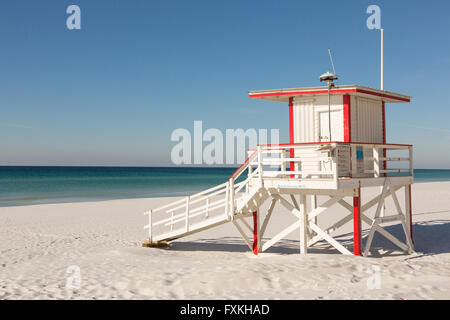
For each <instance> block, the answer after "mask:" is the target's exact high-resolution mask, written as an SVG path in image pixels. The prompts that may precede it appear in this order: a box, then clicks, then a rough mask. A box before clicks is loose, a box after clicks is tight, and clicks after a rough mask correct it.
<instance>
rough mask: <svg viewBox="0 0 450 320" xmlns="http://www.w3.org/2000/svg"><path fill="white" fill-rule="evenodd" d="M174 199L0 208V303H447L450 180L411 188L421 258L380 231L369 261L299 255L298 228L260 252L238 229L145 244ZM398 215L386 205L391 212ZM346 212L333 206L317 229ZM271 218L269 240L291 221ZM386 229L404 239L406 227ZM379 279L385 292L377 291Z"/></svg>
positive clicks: (331, 254) (319, 251)
mask: <svg viewBox="0 0 450 320" xmlns="http://www.w3.org/2000/svg"><path fill="white" fill-rule="evenodd" d="M401 195H402V192H399V198H402V197H401ZM362 196H363V203H364V197H365V196H366V195H365V194H364V193H363V195H362ZM367 197H369V194H367ZM366 199H368V198H366ZM171 200H173V198H171V199H169V198H149V199H127V200H112V201H101V202H79V203H64V204H46V205H32V206H22V207H3V208H0V299H449V298H450V182H439V183H420V184H415V185H413V222H414V240H415V246H416V253H415V254H413V255H407V254H404V253H403V252H401V251H400V250H399V249H397V248H396V247H395V246H394V245H393V244H391V243H390V242H388V241H387V240H385V239H384V238H382V237H381V236H380V235H379V234H377V235H376V237H375V242H374V248H375V249H374V251H373V252H372V255H371V257H368V258H364V257H355V256H344V255H341V254H339V253H338V252H337V251H336V250H334V249H331V248H330V247H329V246H328V245H326V244H319V245H318V246H317V248H313V249H311V250H310V252H311V254H308V255H303V256H302V255H300V254H299V246H298V232H294V233H293V234H291V235H290V236H289V237H288V239H285V240H283V241H282V242H280V243H278V244H277V245H275V246H274V247H272V248H271V249H270V250H269V251H268V252H267V253H263V254H260V255H258V256H254V255H253V254H251V253H250V252H249V250H248V247H247V246H246V245H245V243H244V241H243V240H242V239H241V238H240V235H239V233H238V232H237V230H235V228H234V226H233V225H232V224H225V225H222V226H219V227H217V228H215V229H211V230H207V231H204V232H202V233H199V234H195V235H191V236H189V237H187V238H183V239H179V240H177V241H174V242H173V243H172V244H171V245H170V246H169V247H168V248H167V249H156V248H143V247H141V244H142V242H143V241H144V240H145V239H146V230H144V229H143V226H144V225H145V224H146V222H147V218H146V217H145V216H144V215H143V212H144V211H145V210H148V209H150V208H152V207H157V206H159V205H162V204H165V203H168V202H170V201H171ZM393 211H394V205H393V204H392V203H391V202H388V203H387V213H392V212H393ZM343 213H344V211H343V210H341V209H340V208H339V207H336V208H335V209H334V210H332V211H330V212H328V213H327V214H326V216H324V217H322V216H321V217H320V218H319V224H320V225H322V224H323V225H328V224H331V223H332V221H334V220H336V219H337V217H338V216H340V215H342V214H343ZM369 216H370V214H369ZM273 219H274V220H273V221H272V224H271V225H270V228H269V229H268V230H267V236H270V235H271V234H274V233H275V232H276V231H277V230H279V229H281V228H282V227H283V226H284V225H285V224H286V223H287V221H288V220H289V219H293V216H292V215H291V214H290V213H288V212H287V211H286V210H284V209H282V208H281V207H277V209H276V211H275V213H274V215H273ZM327 219H329V221H328V220H327ZM363 226H364V227H365V228H366V229H367V225H363ZM277 227H278V228H279V229H277ZM351 230H352V225H351V223H349V224H348V225H347V229H344V230H343V232H344V233H343V234H341V236H340V237H338V239H339V240H341V241H342V243H343V244H344V245H348V244H350V245H351V241H349V232H351ZM387 230H388V231H389V232H392V234H394V235H396V236H398V237H399V238H400V239H402V229H401V227H400V226H399V225H394V226H389V227H387ZM363 243H364V240H363ZM377 248H378V249H377ZM381 248H385V249H386V250H384V249H381ZM72 265H75V266H78V267H79V268H80V271H81V282H80V288H79V289H73V288H72V289H70V288H67V287H66V280H67V277H69V276H70V274H69V273H67V269H68V267H70V266H72ZM378 268H379V269H378ZM371 270H375V271H371ZM376 270H379V273H377V274H375V275H374V273H373V272H376ZM378 275H379V280H380V282H379V286H375V287H374V286H373V285H370V284H371V283H372V284H373V281H372V280H373V279H374V278H373V277H375V276H376V277H378ZM371 279H372V280H371ZM371 281H372V282H371ZM368 283H369V285H368Z"/></svg>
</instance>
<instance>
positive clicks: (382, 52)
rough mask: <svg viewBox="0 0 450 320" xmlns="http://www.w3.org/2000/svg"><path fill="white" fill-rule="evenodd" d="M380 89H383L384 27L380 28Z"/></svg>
mask: <svg viewBox="0 0 450 320" xmlns="http://www.w3.org/2000/svg"><path fill="white" fill-rule="evenodd" d="M381 90H384V29H381Z"/></svg>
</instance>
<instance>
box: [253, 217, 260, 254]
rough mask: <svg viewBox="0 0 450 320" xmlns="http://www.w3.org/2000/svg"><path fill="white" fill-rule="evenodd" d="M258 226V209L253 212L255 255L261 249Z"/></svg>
mask: <svg viewBox="0 0 450 320" xmlns="http://www.w3.org/2000/svg"><path fill="white" fill-rule="evenodd" d="M258 228H259V226H258V211H255V212H253V253H254V254H255V255H257V254H258V251H259V245H258V242H259V240H258Z"/></svg>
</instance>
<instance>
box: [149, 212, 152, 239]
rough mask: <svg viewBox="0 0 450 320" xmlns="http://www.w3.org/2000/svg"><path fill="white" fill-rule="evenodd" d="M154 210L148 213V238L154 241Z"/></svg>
mask: <svg viewBox="0 0 450 320" xmlns="http://www.w3.org/2000/svg"><path fill="white" fill-rule="evenodd" d="M152 212H153V211H152V210H150V211H149V213H148V239H149V240H150V242H152Z"/></svg>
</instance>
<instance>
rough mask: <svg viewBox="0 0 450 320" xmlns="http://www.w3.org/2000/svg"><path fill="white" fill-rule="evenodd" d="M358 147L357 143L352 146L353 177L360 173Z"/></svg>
mask: <svg viewBox="0 0 450 320" xmlns="http://www.w3.org/2000/svg"><path fill="white" fill-rule="evenodd" d="M356 149H357V147H356V146H355V145H353V146H351V150H352V151H351V152H352V159H351V161H352V162H351V167H352V178H356V176H357V175H358V160H357V152H356V151H357V150H356Z"/></svg>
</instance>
